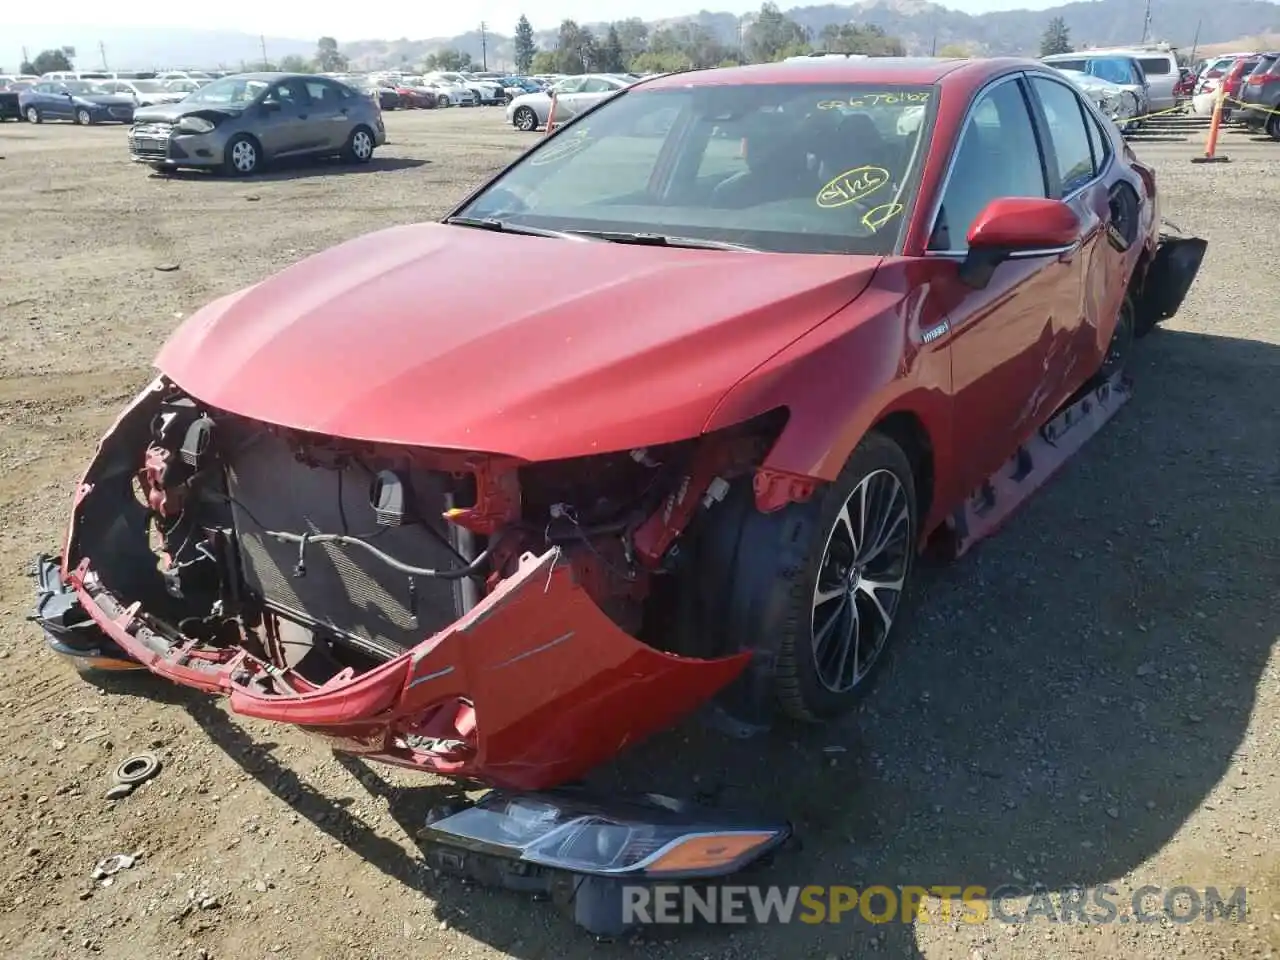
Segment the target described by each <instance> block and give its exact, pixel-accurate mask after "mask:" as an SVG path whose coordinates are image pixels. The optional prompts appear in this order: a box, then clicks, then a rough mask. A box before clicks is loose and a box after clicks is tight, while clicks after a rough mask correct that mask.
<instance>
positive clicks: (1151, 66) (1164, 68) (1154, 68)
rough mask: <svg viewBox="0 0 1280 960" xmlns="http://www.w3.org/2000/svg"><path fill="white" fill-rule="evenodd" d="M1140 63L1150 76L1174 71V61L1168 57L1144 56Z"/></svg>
mask: <svg viewBox="0 0 1280 960" xmlns="http://www.w3.org/2000/svg"><path fill="white" fill-rule="evenodd" d="M1138 63H1140V64H1142V70H1143V72H1144V73H1145V74H1146V75H1147V76H1149V77H1154V76H1161V75H1164V74H1170V73H1173V61H1171V60H1170V59H1169V58H1168V57H1143V58H1142V59H1140V60H1139V61H1138Z"/></svg>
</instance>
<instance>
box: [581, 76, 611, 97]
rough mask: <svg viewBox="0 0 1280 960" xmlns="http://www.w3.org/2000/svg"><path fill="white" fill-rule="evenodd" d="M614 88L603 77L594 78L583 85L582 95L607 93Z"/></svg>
mask: <svg viewBox="0 0 1280 960" xmlns="http://www.w3.org/2000/svg"><path fill="white" fill-rule="evenodd" d="M612 89H613V86H612V85H610V83H609V81H607V80H605V79H603V78H602V77H592V78H591V79H589V80H588V81H587V82H586V83H584V84H583V85H582V93H607V92H608V91H610V90H612Z"/></svg>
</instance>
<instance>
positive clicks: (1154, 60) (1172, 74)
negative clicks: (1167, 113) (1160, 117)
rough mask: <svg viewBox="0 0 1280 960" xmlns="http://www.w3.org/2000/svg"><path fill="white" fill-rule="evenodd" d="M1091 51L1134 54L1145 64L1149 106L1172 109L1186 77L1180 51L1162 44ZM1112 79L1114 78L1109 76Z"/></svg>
mask: <svg viewBox="0 0 1280 960" xmlns="http://www.w3.org/2000/svg"><path fill="white" fill-rule="evenodd" d="M1089 53H1090V54H1095V53H1096V54H1119V55H1122V56H1127V57H1132V58H1133V59H1135V60H1137V61H1138V66H1140V67H1141V68H1142V76H1143V78H1144V79H1145V80H1146V83H1147V101H1148V109H1149V110H1150V112H1152V113H1156V112H1158V111H1160V110H1168V109H1170V108H1171V107H1173V106H1175V105H1176V104H1177V102H1178V99H1177V94H1176V92H1175V88H1176V87H1177V86H1178V83H1179V82H1180V81H1181V79H1182V73H1181V71H1180V69H1179V67H1178V56H1177V52H1176V51H1175V50H1173V49H1172V48H1170V47H1167V46H1164V45H1161V46H1153V47H1107V48H1104V49H1099V50H1095V49H1091V50H1090V51H1089ZM1107 79H1110V78H1107Z"/></svg>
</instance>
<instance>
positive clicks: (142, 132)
mask: <svg viewBox="0 0 1280 960" xmlns="http://www.w3.org/2000/svg"><path fill="white" fill-rule="evenodd" d="M133 119H134V122H133V127H132V128H131V129H130V130H129V154H130V157H131V158H132V159H133V160H134V162H136V163H146V164H149V165H150V166H151V167H153V168H154V169H156V170H162V171H164V170H173V169H176V168H179V167H205V168H211V169H216V170H221V171H223V172H224V173H227V174H229V175H231V176H239V177H245V176H249V175H251V174H254V173H257V172H258V171H259V170H260V169H261V168H262V166H263V165H264V164H265V163H266V162H267V161H268V160H276V159H284V158H289V157H303V156H326V155H331V156H341V157H343V158H344V159H345V160H348V161H350V162H352V163H368V162H369V161H370V160H371V159H373V151H374V150H375V149H376V148H377V147H380V146H382V145H383V144H384V143H386V142H387V131H386V127H385V126H384V125H383V122H382V110H381V109H380V107H379V106H378V103H377V101H376V100H373V99H372V98H370V97H368V96H365V95H364V94H363V93H361V92H360V91H358V90H355V89H354V88H352V87H349V86H347V85H346V84H344V83H339V82H338V81H336V80H332V79H330V78H328V77H317V76H312V75H309V74H289V73H244V74H239V75H237V76H233V77H224V78H223V79H221V80H215V81H214V82H213V83H210V84H207V85H205V86H203V87H201V88H200V89H199V90H196V91H195V92H194V93H192V94H190V95H189V96H188V97H186V98H185V99H184V100H181V101H179V102H178V103H167V104H157V105H156V106H152V107H144V108H142V109H139V110H138V111H136V112H135V113H134V118H133Z"/></svg>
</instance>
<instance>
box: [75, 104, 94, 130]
mask: <svg viewBox="0 0 1280 960" xmlns="http://www.w3.org/2000/svg"><path fill="white" fill-rule="evenodd" d="M76 123H78V124H80V126H82V127H87V126H89V124H91V123H93V114H91V113H90V112H89V111H88V110H86V109H85V108H84V107H81V108H80V109H79V110H77V111H76Z"/></svg>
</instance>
